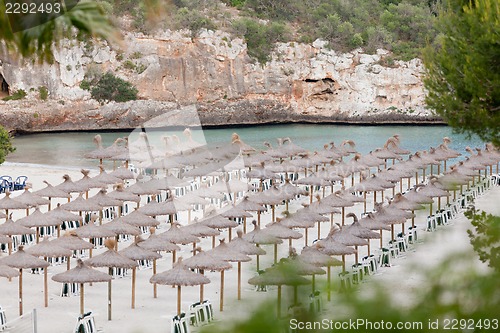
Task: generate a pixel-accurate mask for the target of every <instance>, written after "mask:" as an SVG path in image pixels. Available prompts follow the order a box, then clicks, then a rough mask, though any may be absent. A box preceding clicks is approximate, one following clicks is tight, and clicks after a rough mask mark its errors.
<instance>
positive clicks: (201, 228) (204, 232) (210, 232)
mask: <svg viewBox="0 0 500 333" xmlns="http://www.w3.org/2000/svg"><path fill="white" fill-rule="evenodd" d="M182 229H183V230H185V231H188V232H189V233H190V234H191V235H193V236H196V237H214V236H219V235H220V231H219V230H217V229H215V228H210V227H209V226H208V225H206V224H203V223H201V222H198V220H197V219H196V218H195V220H194V223H191V224H188V225H186V226H184V227H182Z"/></svg>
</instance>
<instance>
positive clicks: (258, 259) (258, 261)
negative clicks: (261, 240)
mask: <svg viewBox="0 0 500 333" xmlns="http://www.w3.org/2000/svg"><path fill="white" fill-rule="evenodd" d="M257 246H259V245H257ZM259 264H260V256H259V255H257V272H258V271H259V266H260V265H259Z"/></svg>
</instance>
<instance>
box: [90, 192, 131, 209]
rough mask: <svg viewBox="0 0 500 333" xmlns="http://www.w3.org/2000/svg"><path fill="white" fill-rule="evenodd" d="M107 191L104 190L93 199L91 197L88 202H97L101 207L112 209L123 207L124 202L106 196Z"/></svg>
mask: <svg viewBox="0 0 500 333" xmlns="http://www.w3.org/2000/svg"><path fill="white" fill-rule="evenodd" d="M106 193H107V190H106V189H105V188H102V189H100V190H99V192H97V194H95V195H94V196H93V197H90V198H89V199H88V200H87V201H91V202H95V203H97V204H98V205H99V206H101V207H112V206H121V205H123V200H121V199H116V198H112V197H110V196H109V195H107V194H106Z"/></svg>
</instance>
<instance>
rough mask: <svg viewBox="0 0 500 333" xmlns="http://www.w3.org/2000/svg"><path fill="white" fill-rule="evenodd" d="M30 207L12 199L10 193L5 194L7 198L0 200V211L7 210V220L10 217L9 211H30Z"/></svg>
mask: <svg viewBox="0 0 500 333" xmlns="http://www.w3.org/2000/svg"><path fill="white" fill-rule="evenodd" d="M29 207H30V205H28V204H25V203H24V202H20V201H17V200H15V199H11V198H10V192H9V191H7V192H5V197H3V198H2V199H0V209H5V215H6V218H7V217H8V216H9V209H12V210H13V209H28V208H29Z"/></svg>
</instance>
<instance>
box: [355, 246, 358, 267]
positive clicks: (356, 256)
mask: <svg viewBox="0 0 500 333" xmlns="http://www.w3.org/2000/svg"><path fill="white" fill-rule="evenodd" d="M354 249H355V250H356V253H354V264H357V263H358V246H357V245H355V246H354Z"/></svg>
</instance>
